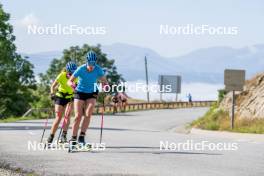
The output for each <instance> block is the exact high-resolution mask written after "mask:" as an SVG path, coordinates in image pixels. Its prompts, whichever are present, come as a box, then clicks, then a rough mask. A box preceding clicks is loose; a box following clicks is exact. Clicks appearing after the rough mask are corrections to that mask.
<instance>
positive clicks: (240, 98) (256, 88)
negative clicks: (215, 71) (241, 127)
mask: <svg viewBox="0 0 264 176" xmlns="http://www.w3.org/2000/svg"><path fill="white" fill-rule="evenodd" d="M231 105H232V92H229V93H228V94H227V95H226V96H225V98H224V99H223V101H222V102H221V103H220V108H222V109H224V110H225V111H228V112H230V111H231ZM236 117H237V118H264V73H262V74H258V75H256V76H255V77H253V78H252V79H250V80H248V81H246V84H245V87H244V91H243V92H236Z"/></svg>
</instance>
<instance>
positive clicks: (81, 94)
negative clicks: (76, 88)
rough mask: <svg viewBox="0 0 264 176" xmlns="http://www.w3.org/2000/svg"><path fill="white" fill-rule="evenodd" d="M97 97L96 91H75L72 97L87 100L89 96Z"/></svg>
mask: <svg viewBox="0 0 264 176" xmlns="http://www.w3.org/2000/svg"><path fill="white" fill-rule="evenodd" d="M97 97H98V91H96V92H93V93H84V92H75V93H74V99H78V100H84V101H85V100H88V99H90V98H95V99H97Z"/></svg>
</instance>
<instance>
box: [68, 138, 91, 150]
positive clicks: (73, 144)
mask: <svg viewBox="0 0 264 176" xmlns="http://www.w3.org/2000/svg"><path fill="white" fill-rule="evenodd" d="M91 150H92V145H91V144H89V143H86V142H85V136H84V135H80V136H79V138H78V140H77V139H76V138H74V137H73V138H72V139H71V140H70V141H69V149H68V152H69V153H73V152H87V151H91Z"/></svg>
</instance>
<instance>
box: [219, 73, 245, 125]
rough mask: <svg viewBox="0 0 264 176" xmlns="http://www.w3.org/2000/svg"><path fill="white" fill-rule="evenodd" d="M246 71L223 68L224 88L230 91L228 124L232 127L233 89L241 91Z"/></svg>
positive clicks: (233, 112)
mask: <svg viewBox="0 0 264 176" xmlns="http://www.w3.org/2000/svg"><path fill="white" fill-rule="evenodd" d="M245 77H246V71H245V70H230V69H226V70H225V81H224V82H225V89H226V91H232V109H231V119H230V126H231V129H234V123H235V103H236V99H235V91H243V87H244V84H245Z"/></svg>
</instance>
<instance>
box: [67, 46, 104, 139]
mask: <svg viewBox="0 0 264 176" xmlns="http://www.w3.org/2000/svg"><path fill="white" fill-rule="evenodd" d="M86 59H87V62H86V64H84V65H82V66H80V67H79V68H78V69H77V70H76V71H75V72H74V73H73V75H72V76H71V78H70V79H69V81H68V85H70V86H71V87H73V88H74V89H75V93H74V112H75V120H74V123H73V127H72V139H71V141H77V134H78V129H79V126H80V122H81V120H82V116H84V119H83V122H82V125H81V132H80V135H79V138H78V142H79V143H83V144H85V133H86V130H87V128H88V127H89V123H90V119H91V115H92V113H93V110H94V106H95V103H96V99H97V96H98V88H97V80H98V79H99V80H100V81H101V82H102V83H103V85H104V84H107V80H106V78H105V77H104V71H103V69H102V68H101V67H100V66H99V65H97V64H96V61H97V56H96V54H95V52H93V51H89V52H88V53H87V57H86ZM76 78H78V86H77V87H76V85H75V83H74V80H75V79H76ZM84 108H85V110H83V109H84Z"/></svg>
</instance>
